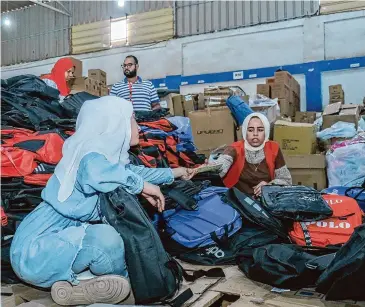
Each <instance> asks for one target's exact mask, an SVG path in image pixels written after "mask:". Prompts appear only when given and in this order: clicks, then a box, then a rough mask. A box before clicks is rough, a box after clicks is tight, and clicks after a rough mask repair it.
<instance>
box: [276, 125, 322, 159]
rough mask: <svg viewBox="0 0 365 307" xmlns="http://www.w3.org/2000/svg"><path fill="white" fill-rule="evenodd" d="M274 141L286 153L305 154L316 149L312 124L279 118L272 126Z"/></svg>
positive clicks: (311, 152)
mask: <svg viewBox="0 0 365 307" xmlns="http://www.w3.org/2000/svg"><path fill="white" fill-rule="evenodd" d="M274 141H276V142H278V143H279V144H280V148H281V150H282V151H283V153H284V154H287V155H306V154H313V153H315V151H316V144H317V140H316V131H315V126H314V125H313V124H303V123H291V122H286V121H283V120H279V121H277V122H276V123H275V127H274Z"/></svg>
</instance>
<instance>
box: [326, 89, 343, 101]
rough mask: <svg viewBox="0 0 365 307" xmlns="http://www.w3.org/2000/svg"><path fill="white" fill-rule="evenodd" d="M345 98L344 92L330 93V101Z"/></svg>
mask: <svg viewBox="0 0 365 307" xmlns="http://www.w3.org/2000/svg"><path fill="white" fill-rule="evenodd" d="M344 98H345V92H344V91H342V92H340V93H330V100H333V99H344Z"/></svg>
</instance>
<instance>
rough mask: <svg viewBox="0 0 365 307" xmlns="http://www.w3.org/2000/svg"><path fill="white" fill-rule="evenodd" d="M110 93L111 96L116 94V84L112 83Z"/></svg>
mask: <svg viewBox="0 0 365 307" xmlns="http://www.w3.org/2000/svg"><path fill="white" fill-rule="evenodd" d="M110 95H111V96H118V90H117V84H114V85H113V86H112V89H111V90H110Z"/></svg>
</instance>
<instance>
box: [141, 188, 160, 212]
mask: <svg viewBox="0 0 365 307" xmlns="http://www.w3.org/2000/svg"><path fill="white" fill-rule="evenodd" d="M142 196H143V197H144V198H146V199H147V200H148V202H149V203H150V204H151V205H152V206H154V207H156V208H157V209H158V211H159V212H162V211H163V210H164V209H165V197H164V196H163V195H162V193H161V190H160V188H159V187H158V186H157V185H153V184H151V183H149V182H145V183H144V185H143V190H142Z"/></svg>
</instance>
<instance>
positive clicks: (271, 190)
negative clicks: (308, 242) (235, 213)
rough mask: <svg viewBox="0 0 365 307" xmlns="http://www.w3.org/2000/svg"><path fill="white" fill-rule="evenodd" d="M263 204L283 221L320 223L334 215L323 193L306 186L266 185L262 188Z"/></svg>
mask: <svg viewBox="0 0 365 307" xmlns="http://www.w3.org/2000/svg"><path fill="white" fill-rule="evenodd" d="M262 203H263V205H264V206H265V208H266V209H267V211H269V212H270V214H271V215H273V216H275V217H276V218H278V219H281V220H288V219H289V220H293V221H301V222H306V221H319V220H323V219H326V218H328V217H331V216H332V214H333V211H332V209H331V207H330V206H329V205H328V204H327V203H326V201H325V200H324V199H323V198H322V196H321V193H320V192H318V191H317V190H315V189H313V188H310V187H305V186H285V187H284V186H275V185H266V186H264V187H262Z"/></svg>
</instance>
